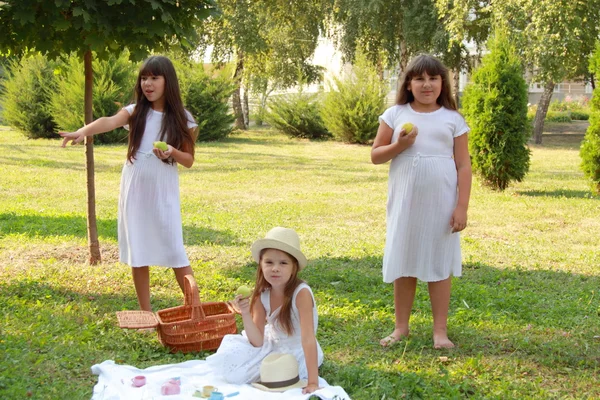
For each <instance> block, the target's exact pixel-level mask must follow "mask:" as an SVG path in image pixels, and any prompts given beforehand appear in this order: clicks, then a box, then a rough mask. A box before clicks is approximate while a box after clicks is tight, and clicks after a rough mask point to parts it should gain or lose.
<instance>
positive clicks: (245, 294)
mask: <svg viewBox="0 0 600 400" xmlns="http://www.w3.org/2000/svg"><path fill="white" fill-rule="evenodd" d="M235 294H239V295H241V296H242V297H248V296H250V295H251V294H252V289H250V288H249V287H248V286H246V285H242V286H240V287H239V288H238V289H237V291H236V292H235Z"/></svg>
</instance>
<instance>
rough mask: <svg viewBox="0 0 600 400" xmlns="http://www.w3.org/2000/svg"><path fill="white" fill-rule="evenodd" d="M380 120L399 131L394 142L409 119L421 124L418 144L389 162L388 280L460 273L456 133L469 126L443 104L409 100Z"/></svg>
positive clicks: (439, 277) (438, 278)
mask: <svg viewBox="0 0 600 400" xmlns="http://www.w3.org/2000/svg"><path fill="white" fill-rule="evenodd" d="M379 120H380V121H384V122H385V123H386V124H387V125H388V126H389V127H390V128H392V129H393V130H394V134H393V137H392V142H395V141H397V140H398V135H399V133H400V130H401V129H402V125H404V124H405V123H406V122H412V123H413V124H414V125H415V126H417V127H418V135H417V138H416V140H415V142H414V144H413V145H412V146H411V147H409V148H407V149H406V150H404V151H403V152H402V153H400V154H398V155H397V156H396V157H394V158H393V159H392V162H391V164H390V171H389V180H388V202H387V232H386V242H385V250H384V257H383V280H384V282H388V283H389V282H393V281H394V280H396V279H398V278H401V277H416V278H418V279H420V280H422V281H426V282H437V281H441V280H444V279H447V278H448V277H449V276H451V275H453V276H460V275H461V273H462V260H461V252H460V236H459V234H458V233H452V231H451V227H450V219H451V217H452V213H453V211H454V208H455V207H456V201H457V172H456V164H455V162H454V138H455V137H457V136H460V135H463V134H465V133H466V132H468V131H469V127H468V126H467V124H466V122H465V120H464V118H463V117H462V116H461V115H460V114H459V113H458V112H456V111H452V110H449V109H446V108H444V107H442V108H440V109H438V110H436V111H434V112H430V113H419V112H416V111H414V110H413V109H412V108H411V107H410V104H404V105H395V106H392V107H390V108H388V109H387V110H386V111H385V112H384V113H383V115H381V116H380V117H379Z"/></svg>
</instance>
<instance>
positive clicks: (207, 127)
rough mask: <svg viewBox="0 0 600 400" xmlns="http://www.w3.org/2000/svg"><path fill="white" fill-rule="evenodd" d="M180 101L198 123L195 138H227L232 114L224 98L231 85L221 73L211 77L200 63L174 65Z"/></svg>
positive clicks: (232, 84) (230, 91)
mask: <svg viewBox="0 0 600 400" xmlns="http://www.w3.org/2000/svg"><path fill="white" fill-rule="evenodd" d="M177 75H178V76H179V77H182V78H180V84H181V95H182V97H183V103H184V104H185V107H186V108H187V110H188V111H189V112H191V113H192V115H193V116H194V119H195V120H196V122H197V123H198V138H197V141H200V142H206V141H212V140H219V139H222V138H225V137H227V136H228V135H229V134H230V133H231V131H232V129H233V122H234V121H235V116H234V115H233V114H232V113H231V109H230V107H229V104H228V101H229V98H230V97H231V95H232V93H233V91H234V90H235V84H234V82H233V80H232V79H231V78H228V77H227V76H226V74H225V73H217V74H216V75H215V76H213V77H211V76H209V75H208V74H207V73H206V72H205V71H204V66H203V65H202V64H201V63H192V64H179V65H177Z"/></svg>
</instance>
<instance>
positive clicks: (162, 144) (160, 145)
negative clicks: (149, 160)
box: [153, 142, 169, 151]
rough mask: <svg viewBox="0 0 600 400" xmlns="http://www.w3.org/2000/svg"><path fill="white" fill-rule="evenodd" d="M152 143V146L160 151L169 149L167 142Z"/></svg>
mask: <svg viewBox="0 0 600 400" xmlns="http://www.w3.org/2000/svg"><path fill="white" fill-rule="evenodd" d="M153 145H154V148H156V149H159V150H162V151H167V150H169V147H168V146H167V144H166V143H165V142H154V143H153Z"/></svg>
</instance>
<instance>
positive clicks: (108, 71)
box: [51, 51, 136, 143]
mask: <svg viewBox="0 0 600 400" xmlns="http://www.w3.org/2000/svg"><path fill="white" fill-rule="evenodd" d="M83 70H84V68H83V62H82V61H81V60H80V59H79V57H77V56H76V55H75V54H72V55H71V56H70V57H68V58H66V59H65V60H64V61H63V62H62V64H61V71H60V74H59V75H58V77H57V85H56V91H55V92H54V94H53V95H52V101H51V111H52V116H53V117H54V120H55V121H56V124H57V125H58V127H59V128H60V129H61V130H64V131H74V130H77V129H78V128H79V127H81V126H83V125H84V112H83V109H84V90H85V76H84V72H83ZM93 70H94V96H93V111H94V114H93V115H94V119H98V118H100V117H105V116H111V115H114V114H116V113H117V112H118V111H119V110H120V109H121V108H122V107H124V106H126V105H127V104H129V103H130V102H131V101H132V98H133V88H134V86H135V79H136V69H135V66H134V65H133V64H132V63H131V62H130V61H129V53H128V52H127V51H124V52H122V53H121V54H120V55H119V56H115V55H112V54H111V55H109V56H108V59H107V60H98V59H96V60H94V61H93ZM126 137H127V131H125V130H124V129H120V128H119V129H115V130H113V131H111V132H106V133H104V134H102V135H96V136H95V137H94V142H95V143H116V142H121V141H126Z"/></svg>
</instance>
